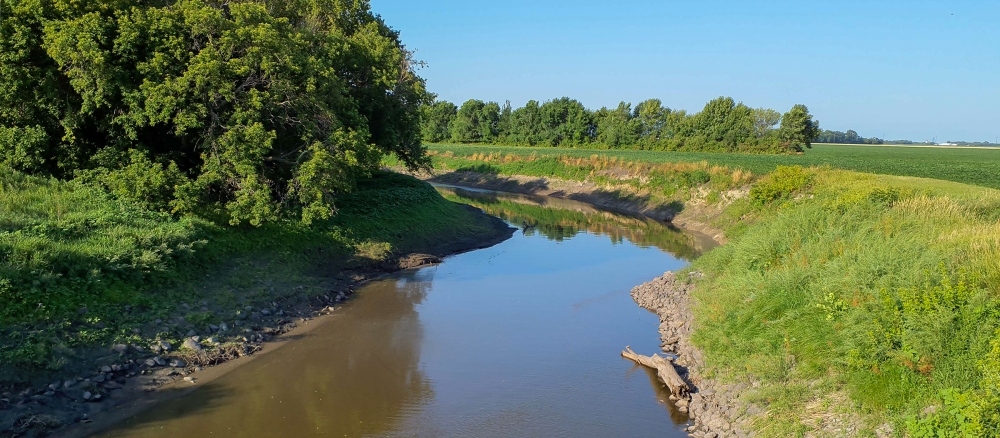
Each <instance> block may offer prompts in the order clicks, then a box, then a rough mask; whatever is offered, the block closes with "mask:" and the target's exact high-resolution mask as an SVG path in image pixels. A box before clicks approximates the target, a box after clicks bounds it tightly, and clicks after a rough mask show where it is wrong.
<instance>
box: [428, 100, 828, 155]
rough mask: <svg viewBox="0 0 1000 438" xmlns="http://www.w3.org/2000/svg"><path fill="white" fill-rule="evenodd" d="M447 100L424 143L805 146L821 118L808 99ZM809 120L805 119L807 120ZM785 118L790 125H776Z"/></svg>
mask: <svg viewBox="0 0 1000 438" xmlns="http://www.w3.org/2000/svg"><path fill="white" fill-rule="evenodd" d="M453 108H455V105H454V104H451V103H449V102H444V101H438V102H435V103H434V104H432V105H427V106H425V107H424V109H423V110H422V114H424V118H423V120H422V133H423V139H424V141H428V142H438V141H442V140H443V139H446V138H450V140H451V141H454V142H459V143H487V144H517V145H531V146H534V145H543V146H572V147H603V148H610V149H645V150H669V151H711V152H754V153H788V152H799V151H801V150H802V148H803V147H809V145H810V142H811V141H812V139H813V138H814V137H815V135H817V133H818V131H817V130H818V126H819V125H818V124H817V123H816V122H814V121H812V116H811V115H809V114H808V110H807V109H806V107H805V106H803V105H797V106H795V107H794V108H793V109H792V111H790V112H789V113H787V114H785V115H784V116H782V115H781V114H780V113H778V112H777V111H774V110H770V109H763V108H759V109H751V108H749V107H747V106H746V105H744V104H742V103H737V102H736V101H734V100H733V99H732V98H730V97H720V98H718V99H714V100H712V101H711V102H709V103H708V104H706V105H705V108H704V109H703V110H702V111H701V112H699V113H696V114H692V115H689V114H687V113H686V112H685V111H675V110H672V109H670V108H667V107H665V106H663V103H662V102H661V101H660V100H659V99H649V100H646V101H643V102H640V103H639V104H637V105H636V106H635V107H634V108H633V107H632V104H630V103H626V102H621V103H620V104H619V105H618V107H616V108H601V109H599V110H597V111H590V110H588V109H587V108H585V107H584V106H583V104H581V103H580V102H578V101H576V100H573V99H570V98H568V97H563V98H560V99H554V100H550V101H547V102H544V103H541V104H539V103H538V101H535V100H531V101H528V103H527V104H525V106H523V107H521V108H517V109H511V107H510V102H507V103H506V104H505V105H504V106H503V107H502V108H501V107H500V105H498V104H496V103H494V102H483V101H481V100H476V99H472V100H469V101H467V102H465V103H464V104H462V108H461V109H459V110H458V111H457V112H456V111H454V110H452V109H453ZM803 120H804V121H803ZM779 121H781V122H782V123H783V126H785V128H783V129H784V130H783V131H782V130H775V129H774V126H775V125H776V124H778V122H779Z"/></svg>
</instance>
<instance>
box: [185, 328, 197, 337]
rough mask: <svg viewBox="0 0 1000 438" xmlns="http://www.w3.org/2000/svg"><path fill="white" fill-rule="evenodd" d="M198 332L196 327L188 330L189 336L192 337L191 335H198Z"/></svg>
mask: <svg viewBox="0 0 1000 438" xmlns="http://www.w3.org/2000/svg"><path fill="white" fill-rule="evenodd" d="M197 334H198V332H196V331H194V329H191V330H188V332H187V335H188V336H189V337H190V336H195V335H197Z"/></svg>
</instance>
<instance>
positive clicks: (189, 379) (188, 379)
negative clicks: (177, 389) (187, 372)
mask: <svg viewBox="0 0 1000 438" xmlns="http://www.w3.org/2000/svg"><path fill="white" fill-rule="evenodd" d="M194 380H195V379H194V377H191V376H187V377H185V378H184V381H185V382H188V383H194Z"/></svg>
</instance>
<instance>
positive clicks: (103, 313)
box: [0, 170, 493, 384]
mask: <svg viewBox="0 0 1000 438" xmlns="http://www.w3.org/2000/svg"><path fill="white" fill-rule="evenodd" d="M337 206H338V208H339V212H338V214H337V215H336V216H335V217H334V218H333V219H331V220H328V221H324V222H318V223H314V224H313V225H311V226H306V225H303V224H302V223H300V222H297V221H282V222H278V223H274V224H268V225H265V226H263V227H260V228H252V227H237V228H234V227H230V226H224V225H218V224H215V223H212V222H209V221H206V220H203V219H199V218H196V217H183V218H176V217H173V216H171V215H168V214H164V213H156V212H150V211H147V210H143V209H142V208H140V207H137V206H135V205H133V204H129V203H125V202H120V201H117V200H115V199H113V198H111V197H110V196H109V195H107V194H106V193H105V192H103V191H100V190H97V189H93V188H91V187H88V186H86V185H83V184H80V183H77V182H63V181H57V180H51V179H42V178H34V177H27V176H24V175H21V174H19V173H16V172H12V171H9V170H0V300H2V301H3V302H4V305H3V306H2V307H0V384H2V383H3V382H9V381H12V380H16V379H23V378H32V377H37V376H42V375H45V374H48V373H53V374H58V373H59V372H61V371H70V370H68V369H65V368H66V367H67V366H69V365H71V364H74V363H79V362H80V361H79V357H83V356H85V352H86V351H87V349H90V348H94V347H100V348H102V349H104V350H105V351H106V349H107V347H108V346H110V345H111V344H112V343H115V342H123V343H137V344H140V345H143V344H146V343H148V342H149V340H148V338H150V337H157V336H159V337H164V338H168V339H169V338H177V337H181V336H183V333H161V332H160V331H159V327H150V322H151V321H152V320H154V319H162V320H164V321H165V320H168V319H170V318H176V317H177V316H181V314H186V316H187V317H188V320H189V321H190V322H192V323H195V324H200V325H203V326H207V325H208V324H209V323H213V322H214V323H219V322H223V321H226V320H227V319H226V318H227V316H228V320H229V322H232V315H233V314H234V312H235V311H236V310H238V309H240V308H242V307H243V306H244V305H248V304H251V305H252V304H256V303H260V302H270V301H271V300H274V299H279V298H281V296H283V295H289V294H291V295H297V294H300V293H306V294H317V293H323V292H324V291H328V290H329V285H330V283H331V281H333V280H336V279H342V276H341V275H340V271H341V270H343V269H348V268H357V267H363V266H364V265H369V264H372V263H379V262H381V261H383V260H384V259H386V258H388V257H391V256H392V255H394V254H401V253H407V252H411V251H414V250H424V251H426V250H427V249H428V248H433V247H436V246H437V245H438V244H440V243H442V242H449V241H455V240H459V239H473V238H475V236H479V235H483V234H488V233H491V232H492V231H493V230H492V229H491V228H490V227H489V226H488V225H487V224H486V223H485V222H484V220H483V219H482V218H481V217H477V216H473V215H472V214H471V213H470V212H468V211H467V210H465V209H463V208H461V207H460V206H458V205H456V204H454V203H451V202H448V201H446V200H444V199H443V198H442V197H441V196H440V195H438V194H437V192H436V191H435V190H434V189H433V188H432V187H431V186H430V185H428V184H426V183H423V182H420V181H418V180H416V179H413V178H410V177H404V176H401V175H396V174H389V173H385V174H379V175H376V177H374V178H372V179H371V180H367V181H363V182H362V183H360V185H359V187H358V189H357V190H356V191H355V192H354V193H352V194H350V195H347V196H343V197H341V198H339V199H338V200H337ZM276 286H277V287H276ZM324 288H326V289H324ZM182 303H206V306H207V308H209V310H208V311H201V312H195V313H190V312H182V310H181V309H180V307H181V306H180V305H181V304H182ZM195 307H197V306H195ZM83 308H86V309H87V311H86V312H85V313H82V312H81V309H83ZM143 327H145V328H150V329H153V331H144V332H142V333H140V334H135V333H133V329H137V328H143ZM84 365H86V364H84Z"/></svg>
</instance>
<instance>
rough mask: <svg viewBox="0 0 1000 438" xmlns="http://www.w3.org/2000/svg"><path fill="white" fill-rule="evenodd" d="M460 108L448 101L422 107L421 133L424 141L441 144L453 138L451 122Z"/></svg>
mask: <svg viewBox="0 0 1000 438" xmlns="http://www.w3.org/2000/svg"><path fill="white" fill-rule="evenodd" d="M457 113H458V107H456V106H455V104H453V103H451V102H448V101H443V100H442V101H436V102H434V103H432V104H430V105H424V106H422V107H420V133H421V136H422V138H423V139H424V141H428V142H439V141H445V140H447V139H449V138H451V130H450V129H451V122H452V120H454V119H455V116H456V114H457Z"/></svg>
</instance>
